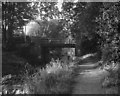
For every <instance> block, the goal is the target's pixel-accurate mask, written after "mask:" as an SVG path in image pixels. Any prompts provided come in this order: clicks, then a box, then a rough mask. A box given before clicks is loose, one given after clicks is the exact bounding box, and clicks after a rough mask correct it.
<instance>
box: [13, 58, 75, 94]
mask: <svg viewBox="0 0 120 96" xmlns="http://www.w3.org/2000/svg"><path fill="white" fill-rule="evenodd" d="M71 65H72V64H65V63H63V62H61V60H59V59H58V60H52V61H51V62H50V63H49V64H47V65H46V67H45V68H37V69H36V72H35V73H34V74H32V75H29V74H28V73H29V72H28V71H26V72H25V74H24V75H23V76H22V80H23V82H22V84H21V86H20V88H19V89H17V90H16V91H14V94H70V91H71V82H72V80H73V79H72V75H71V74H72V69H71V67H70V66H71Z"/></svg>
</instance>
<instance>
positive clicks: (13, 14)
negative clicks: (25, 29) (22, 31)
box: [2, 2, 37, 44]
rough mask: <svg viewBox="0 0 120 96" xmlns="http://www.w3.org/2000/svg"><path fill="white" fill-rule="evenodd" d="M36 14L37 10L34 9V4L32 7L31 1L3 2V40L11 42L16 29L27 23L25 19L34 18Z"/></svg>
mask: <svg viewBox="0 0 120 96" xmlns="http://www.w3.org/2000/svg"><path fill="white" fill-rule="evenodd" d="M36 14H37V10H35V9H34V6H33V7H31V3H29V2H24V3H22V2H3V3H2V21H3V23H2V28H3V42H5V43H6V42H9V44H11V43H12V37H13V34H14V31H15V30H17V29H18V28H21V27H22V26H23V25H24V24H25V23H26V21H24V19H29V20H31V19H34V18H35V15H36Z"/></svg>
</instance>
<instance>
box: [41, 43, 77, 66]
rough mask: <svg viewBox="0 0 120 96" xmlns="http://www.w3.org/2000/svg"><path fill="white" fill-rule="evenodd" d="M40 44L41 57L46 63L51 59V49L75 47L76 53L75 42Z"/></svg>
mask: <svg viewBox="0 0 120 96" xmlns="http://www.w3.org/2000/svg"><path fill="white" fill-rule="evenodd" d="M40 46H41V59H42V62H44V64H47V63H49V61H50V59H49V51H50V49H62V48H75V55H76V45H75V44H61V43H57V44H51V43H49V44H40ZM58 54H59V53H58ZM59 55H60V54H59ZM58 57H59V56H58Z"/></svg>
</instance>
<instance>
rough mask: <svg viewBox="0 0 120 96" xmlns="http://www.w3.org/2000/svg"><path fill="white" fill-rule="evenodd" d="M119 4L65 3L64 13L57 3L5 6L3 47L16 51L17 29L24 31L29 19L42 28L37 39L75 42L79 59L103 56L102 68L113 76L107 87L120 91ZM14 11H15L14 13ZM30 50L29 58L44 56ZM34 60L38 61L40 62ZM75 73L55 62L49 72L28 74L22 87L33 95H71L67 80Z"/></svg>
mask: <svg viewBox="0 0 120 96" xmlns="http://www.w3.org/2000/svg"><path fill="white" fill-rule="evenodd" d="M119 5H120V3H119V2H112V3H110V2H101V3H92V2H62V7H61V9H62V10H59V9H58V7H57V2H30V3H28V2H26V3H20V2H19V3H17V2H15V3H12V2H7V3H6V2H5V3H2V7H3V8H2V12H3V14H2V15H3V23H2V28H3V34H2V35H3V44H4V43H5V47H4V45H3V47H4V48H10V49H12V51H13V50H14V48H13V46H17V44H15V42H14V41H15V40H14V39H13V37H14V33H15V32H16V33H17V31H16V30H18V29H19V28H22V27H23V26H24V25H25V23H28V21H25V20H26V19H27V20H29V21H30V22H31V20H33V21H34V22H36V23H38V24H37V25H38V26H39V27H37V28H38V30H37V29H36V27H34V28H33V30H32V31H36V32H37V33H36V34H37V35H36V34H35V36H36V37H40V38H47V39H48V40H52V39H59V40H63V41H64V42H63V43H75V44H76V47H77V53H78V56H82V55H85V54H91V53H95V52H96V53H100V56H98V57H99V58H100V62H101V63H102V64H101V65H102V67H103V69H105V70H107V71H108V72H109V73H110V75H109V76H107V77H106V78H105V79H104V80H103V87H105V88H108V87H110V86H111V88H113V86H114V87H115V89H116V88H117V87H119V86H120V83H119V82H120V80H119V79H120V72H119V69H120V67H119V66H120V59H119V58H120V47H119V42H120V33H119V30H118V29H119V28H118V27H120V26H119V25H120V16H119V14H120V11H119V10H120V7H119ZM11 8H12V10H10V9H11ZM40 28H41V29H40ZM34 29H35V30H34ZM21 38H22V37H21ZM53 43H54V42H53ZM89 43H90V44H89ZM27 44H28V43H24V45H25V46H28V47H25V50H28V48H29V50H31V49H32V48H31V47H30V46H29V45H30V44H31V43H29V44H28V45H27ZM20 46H21V45H18V47H16V50H17V51H18V50H19V49H21V47H20ZM36 46H37V45H34V46H32V47H34V48H36V49H35V50H37V48H38V47H36ZM34 48H33V49H34ZM23 50H24V48H23ZM29 50H28V53H27V55H26V57H29V56H31V58H32V57H35V58H38V57H39V56H40V54H37V56H36V55H35V56H34V53H35V51H33V52H32V54H31V53H30V51H29ZM86 50H87V51H86ZM21 52H22V55H21V57H22V58H24V56H25V54H24V52H25V51H21ZM37 52H38V51H36V53H37ZM61 58H62V57H61ZM29 59H30V58H29ZM33 59H34V58H33ZM78 59H79V58H78ZM33 61H37V59H34V60H33ZM88 61H89V60H88ZM10 62H11V61H10ZM35 63H36V62H34V64H35ZM51 64H52V65H51ZM63 65H64V66H63ZM49 72H50V73H49ZM71 72H72V71H71V70H70V68H69V64H66V63H65V64H64V63H63V64H62V62H61V61H60V60H58V61H53V62H52V63H50V64H49V65H46V68H45V69H39V68H38V70H37V72H35V74H34V75H29V74H28V73H26V74H24V75H23V76H24V77H25V78H23V82H22V86H20V87H22V88H23V89H24V90H26V89H27V90H28V91H27V92H26V93H31V94H34V93H41V94H42V93H50V94H52V93H55V94H56V93H68V89H69V88H68V86H69V85H68V84H69V82H67V81H68V80H71ZM41 78H42V79H41ZM55 82H56V83H55ZM55 85H57V86H55ZM40 86H42V88H41V87H40ZM63 86H64V88H65V89H64V88H63ZM32 88H34V89H32ZM67 88H68V89H67ZM108 89H109V88H108ZM46 90H48V91H46ZM18 93H19V92H18ZM22 93H23V91H22Z"/></svg>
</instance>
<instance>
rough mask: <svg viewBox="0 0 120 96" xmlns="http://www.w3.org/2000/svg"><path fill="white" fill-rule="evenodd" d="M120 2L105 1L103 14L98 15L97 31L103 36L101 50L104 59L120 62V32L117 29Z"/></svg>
mask: <svg viewBox="0 0 120 96" xmlns="http://www.w3.org/2000/svg"><path fill="white" fill-rule="evenodd" d="M119 5H120V3H119V2H117V3H103V6H102V8H101V10H100V12H101V14H100V15H99V16H98V17H97V19H96V22H97V23H98V30H97V31H96V32H97V34H99V36H101V37H102V40H101V41H100V42H101V50H102V53H103V54H102V60H103V61H108V62H111V61H114V62H119V58H120V47H119V42H120V33H119V31H118V30H117V28H118V24H119V20H120V16H119V13H120V11H119V10H120V7H119Z"/></svg>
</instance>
